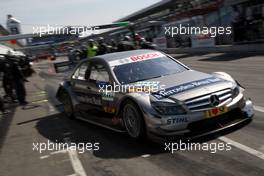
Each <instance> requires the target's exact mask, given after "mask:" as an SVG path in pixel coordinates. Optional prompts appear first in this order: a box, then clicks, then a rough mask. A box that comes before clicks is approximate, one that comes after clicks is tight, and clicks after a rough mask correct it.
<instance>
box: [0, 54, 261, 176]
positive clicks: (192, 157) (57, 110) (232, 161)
mask: <svg viewBox="0 0 264 176" xmlns="http://www.w3.org/2000/svg"><path fill="white" fill-rule="evenodd" d="M173 56H174V57H176V58H179V57H180V58H181V59H179V60H180V61H182V62H183V63H185V64H187V65H189V66H191V67H192V68H194V69H196V70H199V71H203V72H208V73H210V72H213V71H225V72H228V73H230V74H231V75H232V76H234V77H235V78H236V79H237V80H238V81H239V82H240V83H241V84H242V85H243V86H244V87H245V88H246V89H247V93H246V94H247V96H249V97H251V98H252V100H253V101H254V102H255V104H256V105H258V106H262V107H263V106H264V100H263V98H264V97H263V96H264V95H263V90H264V89H263V88H264V81H263V79H264V77H263V75H264V74H263V73H264V69H263V68H264V57H263V55H260V54H250V55H249V54H246V55H242V54H239V53H237V54H220V53H217V54H216V53H215V54H203V55H202V54H199V55H173ZM39 71H41V70H39ZM44 71H45V70H44ZM46 71H47V70H46ZM59 82H60V78H56V76H44V75H42V77H39V76H38V75H35V76H34V77H32V78H30V83H28V84H27V90H28V100H29V101H30V102H32V103H31V104H30V105H28V106H26V107H24V108H21V107H15V106H14V107H13V108H12V109H11V110H12V113H10V114H8V115H7V116H4V117H1V119H0V124H1V131H0V132H1V133H0V139H1V140H0V147H1V150H0V152H1V153H0V163H1V165H0V175H10V176H13V175H51V176H53V175H73V174H75V175H76V173H80V175H83V174H85V175H99V176H100V175H125V176H126V175H263V173H264V160H262V159H260V158H258V157H256V156H254V155H252V154H249V153H247V152H245V151H243V150H241V149H239V148H237V147H232V149H231V151H218V152H217V153H210V152H208V151H177V152H175V153H173V154H172V153H170V152H168V151H164V147H165V146H164V145H159V144H154V143H152V142H148V141H145V142H137V141H134V140H132V139H130V138H129V137H128V136H127V135H126V134H123V133H116V132H112V131H109V130H107V129H103V128H100V127H97V126H94V125H90V124H88V123H83V122H81V121H78V120H69V119H67V118H66V117H65V116H64V115H63V114H62V113H61V107H60V106H59V104H58V102H57V101H56V99H55V98H54V94H55V92H56V91H55V90H56V89H57V85H58V83H59ZM263 116H264V114H263V112H259V111H256V115H255V117H254V120H253V121H252V122H251V123H250V124H249V125H247V126H245V127H243V128H241V129H238V130H237V131H234V132H232V133H229V134H226V135H225V137H227V138H228V139H231V140H233V141H236V142H239V143H241V144H243V145H246V146H248V147H250V148H252V149H255V150H258V151H260V152H262V153H263V152H264V141H263V137H264V135H263V130H264V117H263ZM2 127H3V128H2ZM65 138H69V139H70V140H71V141H72V142H76V143H79V142H84V143H86V142H92V143H94V142H99V143H100V150H98V151H93V152H89V151H87V152H85V153H83V154H78V155H77V156H76V157H77V160H72V159H71V158H70V157H69V155H68V153H65V152H63V151H62V152H52V151H45V152H44V153H39V152H37V151H33V149H32V147H33V146H32V143H36V142H47V140H49V141H53V142H63V141H65ZM203 141H207V142H208V143H210V144H211V143H215V142H217V143H219V142H221V140H219V139H217V137H215V138H214V137H212V138H210V139H201V141H200V142H203ZM75 159H76V158H75ZM78 160H79V161H80V163H79V164H78ZM73 162H77V164H76V163H75V164H74V163H73ZM80 164H81V166H80ZM76 166H77V168H76ZM78 169H79V170H78ZM82 169H83V170H82Z"/></svg>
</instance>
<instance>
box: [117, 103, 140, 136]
mask: <svg viewBox="0 0 264 176" xmlns="http://www.w3.org/2000/svg"><path fill="white" fill-rule="evenodd" d="M122 116H123V121H124V124H125V127H126V130H127V132H128V134H129V136H131V137H132V138H134V139H142V138H144V137H145V122H144V119H143V117H142V113H141V111H140V109H139V108H138V106H137V105H136V104H135V103H134V102H132V101H130V100H129V101H126V103H125V105H124V106H123V111H122Z"/></svg>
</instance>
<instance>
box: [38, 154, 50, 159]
mask: <svg viewBox="0 0 264 176" xmlns="http://www.w3.org/2000/svg"><path fill="white" fill-rule="evenodd" d="M48 157H49V155H44V156H41V157H40V159H46V158H48Z"/></svg>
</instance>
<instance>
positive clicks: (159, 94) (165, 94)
mask: <svg viewBox="0 0 264 176" xmlns="http://www.w3.org/2000/svg"><path fill="white" fill-rule="evenodd" d="M222 81H225V80H223V79H220V78H217V77H210V78H206V79H201V80H198V81H192V82H189V83H185V84H182V85H179V86H175V87H171V88H168V89H165V90H163V91H159V92H156V93H153V94H152V95H153V96H154V97H155V98H157V99H162V98H165V97H169V96H171V95H175V94H178V93H181V92H184V91H187V90H191V89H195V88H197V87H201V86H205V85H209V84H213V83H217V82H222Z"/></svg>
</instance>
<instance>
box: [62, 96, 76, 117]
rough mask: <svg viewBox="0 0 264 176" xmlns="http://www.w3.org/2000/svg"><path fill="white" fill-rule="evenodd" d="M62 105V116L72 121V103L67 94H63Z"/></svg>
mask: <svg viewBox="0 0 264 176" xmlns="http://www.w3.org/2000/svg"><path fill="white" fill-rule="evenodd" d="M62 99H63V101H62V104H63V109H64V114H65V115H66V116H67V117H69V118H71V119H73V118H74V109H73V106H72V101H71V97H70V95H69V94H68V93H67V92H64V93H63V95H62Z"/></svg>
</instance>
